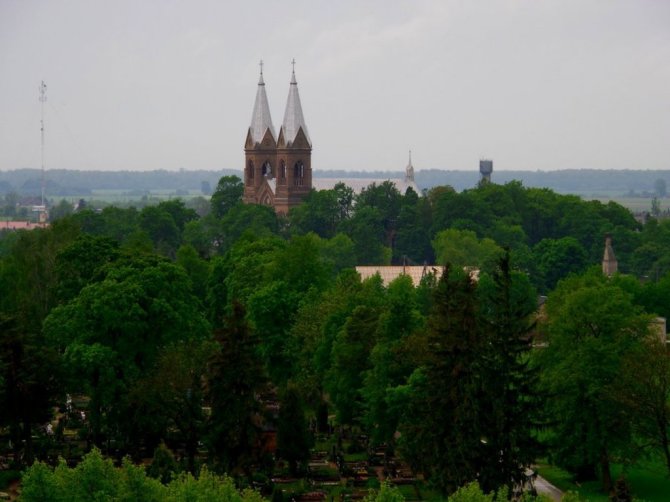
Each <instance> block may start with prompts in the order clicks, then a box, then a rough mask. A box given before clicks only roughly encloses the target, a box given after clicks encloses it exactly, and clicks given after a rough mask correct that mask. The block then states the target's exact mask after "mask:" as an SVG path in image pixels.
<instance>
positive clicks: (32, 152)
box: [0, 0, 670, 170]
mask: <svg viewBox="0 0 670 502" xmlns="http://www.w3.org/2000/svg"><path fill="white" fill-rule="evenodd" d="M294 57H295V59H296V61H297V64H296V76H297V80H298V85H299V89H300V95H301V100H302V106H303V110H304V115H305V120H306V122H307V126H308V128H309V134H310V136H311V138H312V141H313V143H314V145H313V147H314V150H313V156H312V159H313V160H312V162H313V167H314V169H315V170H318V169H366V170H377V169H393V170H396V169H397V170H400V169H403V168H404V166H405V165H406V163H407V151H408V150H409V149H412V152H413V163H414V166H415V168H416V169H419V170H420V169H427V168H439V169H477V167H478V161H479V159H480V158H482V157H490V158H492V159H493V160H494V168H495V169H496V170H503V169H532V170H535V169H563V168H602V169H605V168H614V169H622V168H632V169H670V0H453V1H451V0H412V1H410V0H407V1H404V0H377V1H364V0H344V1H342V0H327V1H316V0H304V1H298V0H283V1H266V2H261V1H240V2H233V1H222V0H184V1H178V0H163V1H158V0H155V1H149V0H113V1H112V0H104V1H97V0H67V1H66V0H49V1H47V0H44V1H37V0H0V170H8V169H15V168H20V167H39V166H40V134H39V121H40V103H39V101H38V85H39V83H40V80H42V79H44V80H45V81H46V83H47V86H48V91H47V98H48V101H47V103H46V105H45V116H46V120H45V122H46V165H47V168H72V169H104V170H111V169H130V170H148V169H170V170H173V169H179V168H182V167H183V168H185V169H221V168H240V169H241V167H242V166H243V164H244V157H243V155H244V153H243V143H244V139H245V136H246V132H247V128H248V126H249V122H250V120H251V113H252V108H253V103H254V97H255V94H256V84H257V81H258V70H259V68H258V61H259V60H260V59H261V58H262V59H263V60H264V61H265V67H264V76H265V82H266V89H267V94H268V98H269V101H270V110H271V113H272V118H273V122H274V125H275V129H276V130H277V132H278V131H279V126H280V125H281V120H282V118H283V113H284V107H285V104H286V98H287V95H288V89H289V81H290V76H291V65H290V61H291V59H292V58H294Z"/></svg>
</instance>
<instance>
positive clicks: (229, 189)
mask: <svg viewBox="0 0 670 502" xmlns="http://www.w3.org/2000/svg"><path fill="white" fill-rule="evenodd" d="M243 193H244V184H243V183H242V180H241V179H240V178H239V177H237V176H223V177H221V179H220V180H219V183H218V184H217V185H216V190H214V193H213V194H212V198H211V199H210V204H211V207H212V214H214V216H216V217H218V218H222V217H223V216H224V215H225V214H226V213H228V211H230V210H231V209H232V208H233V207H235V206H237V205H239V204H240V203H241V202H242V194H243Z"/></svg>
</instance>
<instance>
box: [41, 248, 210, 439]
mask: <svg viewBox="0 0 670 502" xmlns="http://www.w3.org/2000/svg"><path fill="white" fill-rule="evenodd" d="M43 332H44V336H45V338H46V340H47V341H48V342H49V344H50V346H52V347H54V348H57V349H58V350H59V351H61V352H62V353H63V357H64V361H65V364H66V367H67V368H68V372H69V374H70V381H71V388H72V390H74V391H77V392H84V393H86V394H87V395H89V396H90V397H91V401H90V403H89V408H90V411H91V422H92V427H93V434H94V438H95V440H96V441H100V439H101V433H102V432H103V426H105V425H106V426H107V427H110V428H111V429H114V428H116V427H119V426H121V425H122V424H123V423H124V421H125V418H126V414H125V413H124V412H123V407H124V402H125V395H126V393H127V389H128V388H129V387H131V386H132V385H133V383H134V382H135V381H136V380H137V379H138V378H139V377H141V376H143V375H145V374H146V373H147V372H148V371H149V370H150V369H151V368H152V366H153V364H154V362H155V360H156V357H157V355H158V354H159V353H160V351H161V349H162V348H163V347H165V346H167V345H170V344H171V343H175V342H178V341H180V340H198V339H203V338H204V337H205V336H206V334H207V332H208V325H207V322H206V321H205V320H204V319H203V317H202V315H201V313H200V309H199V306H198V303H197V300H196V298H195V297H194V296H193V295H192V293H191V288H190V284H189V280H188V278H187V277H186V274H185V273H184V272H183V271H182V270H181V269H180V268H179V267H178V266H176V265H173V264H171V263H168V262H166V261H163V260H161V259H160V258H158V257H136V258H126V259H124V260H118V261H117V262H115V263H113V264H111V265H109V266H108V267H107V269H106V274H105V276H104V278H103V279H102V280H100V281H99V282H94V283H92V284H89V285H88V286H86V287H85V288H83V289H82V290H81V292H80V293H79V294H78V295H77V297H76V298H74V299H73V300H72V301H70V302H69V303H67V304H66V305H61V306H59V307H57V308H55V309H53V310H52V311H51V313H50V314H49V316H48V318H47V319H45V321H44V328H43ZM103 419H105V420H106V424H104V423H103V422H102V420H103ZM111 429H110V430H111Z"/></svg>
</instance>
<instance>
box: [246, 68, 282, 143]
mask: <svg viewBox="0 0 670 502" xmlns="http://www.w3.org/2000/svg"><path fill="white" fill-rule="evenodd" d="M260 67H261V75H260V77H259V79H258V90H257V91H256V102H255V103H254V112H253V115H252V116H251V125H250V126H249V132H250V133H251V138H252V140H253V142H254V143H260V142H261V141H263V137H264V136H265V133H266V131H267V130H268V129H269V130H270V134H272V138H273V139H276V138H277V136H276V135H275V129H274V127H273V126H272V117H270V105H269V104H268V97H267V95H266V94H265V81H264V80H263V60H261V62H260Z"/></svg>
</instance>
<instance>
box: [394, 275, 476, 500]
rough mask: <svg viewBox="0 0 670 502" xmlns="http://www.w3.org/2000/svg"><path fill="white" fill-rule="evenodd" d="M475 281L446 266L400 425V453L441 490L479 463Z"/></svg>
mask: <svg viewBox="0 0 670 502" xmlns="http://www.w3.org/2000/svg"><path fill="white" fill-rule="evenodd" d="M477 309H478V306H477V297H476V285H475V283H474V282H473V280H472V278H471V277H470V276H469V274H467V273H464V272H463V271H461V270H451V267H450V266H449V265H447V267H446V268H445V271H444V274H443V275H442V278H441V279H440V281H439V283H438V286H437V289H436V292H435V299H434V306H433V312H432V314H431V316H430V317H429V319H428V334H427V342H428V348H429V350H428V351H427V356H426V361H425V363H424V365H423V367H422V368H420V369H419V370H417V371H416V372H415V374H414V375H412V377H410V386H412V387H414V388H413V389H412V391H411V392H410V393H409V394H410V396H411V397H410V400H409V405H408V408H407V409H406V411H405V415H404V418H403V420H402V423H401V425H400V432H401V439H400V442H399V446H400V449H401V452H402V453H403V455H404V456H405V458H407V459H408V460H409V461H410V463H411V464H412V465H413V467H414V468H415V469H416V470H421V471H423V472H424V473H425V474H426V475H427V476H428V478H429V479H430V481H431V482H432V483H433V484H434V485H435V486H436V487H437V488H438V489H440V491H442V492H443V493H452V492H454V491H455V490H456V489H457V488H458V487H459V486H462V485H464V484H466V483H467V482H469V481H472V480H473V479H475V477H476V476H477V472H478V470H479V467H480V463H481V462H480V461H481V459H480V454H479V453H480V450H481V448H480V445H481V440H482V439H483V438H484V437H485V433H484V431H483V430H482V425H483V424H482V423H481V422H482V420H481V416H482V409H481V407H482V403H481V400H482V396H483V395H484V389H483V382H482V381H481V378H480V375H481V373H482V368H481V362H482V361H481V356H480V353H481V351H482V350H483V349H484V347H483V345H484V340H483V339H482V336H481V330H480V329H479V327H478V320H477Z"/></svg>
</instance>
